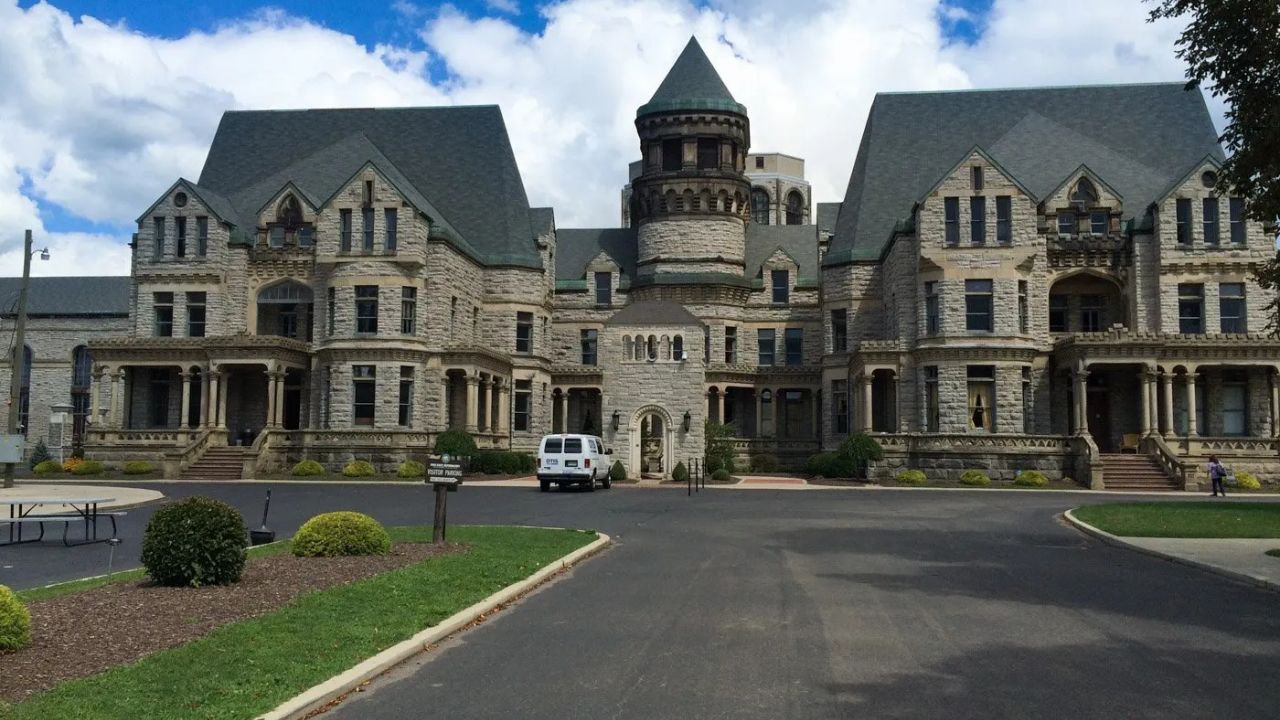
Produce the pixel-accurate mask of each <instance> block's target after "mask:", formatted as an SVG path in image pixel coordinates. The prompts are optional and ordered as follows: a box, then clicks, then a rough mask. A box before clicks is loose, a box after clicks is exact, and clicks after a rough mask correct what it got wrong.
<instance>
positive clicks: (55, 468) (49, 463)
mask: <svg viewBox="0 0 1280 720" xmlns="http://www.w3.org/2000/svg"><path fill="white" fill-rule="evenodd" d="M32 469H33V470H35V473H36V474H37V475H48V474H49V473H60V472H62V463H60V462H58V461H57V460H45V461H44V462H42V463H40V464H39V465H36V466H35V467H34V468H32Z"/></svg>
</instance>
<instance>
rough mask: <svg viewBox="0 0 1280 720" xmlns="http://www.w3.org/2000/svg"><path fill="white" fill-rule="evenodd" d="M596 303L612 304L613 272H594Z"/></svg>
mask: <svg viewBox="0 0 1280 720" xmlns="http://www.w3.org/2000/svg"><path fill="white" fill-rule="evenodd" d="M596 304H597V305H612V304H613V273H607V272H598V273H596Z"/></svg>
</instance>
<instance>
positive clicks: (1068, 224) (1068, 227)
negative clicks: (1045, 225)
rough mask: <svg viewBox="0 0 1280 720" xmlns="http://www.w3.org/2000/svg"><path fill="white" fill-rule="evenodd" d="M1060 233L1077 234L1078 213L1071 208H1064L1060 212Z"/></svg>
mask: <svg viewBox="0 0 1280 720" xmlns="http://www.w3.org/2000/svg"><path fill="white" fill-rule="evenodd" d="M1058 234H1059V235H1075V234H1076V214H1075V213H1073V212H1071V211H1069V210H1062V211H1060V212H1059V213H1058Z"/></svg>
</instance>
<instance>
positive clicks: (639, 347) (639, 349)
mask: <svg viewBox="0 0 1280 720" xmlns="http://www.w3.org/2000/svg"><path fill="white" fill-rule="evenodd" d="M631 359H632V360H643V359H644V336H643V335H637V336H636V354H635V355H634V356H633V357H632V358H631Z"/></svg>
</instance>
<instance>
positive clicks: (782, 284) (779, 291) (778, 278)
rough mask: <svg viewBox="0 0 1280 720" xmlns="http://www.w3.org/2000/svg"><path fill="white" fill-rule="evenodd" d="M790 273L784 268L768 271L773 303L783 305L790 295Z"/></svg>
mask: <svg viewBox="0 0 1280 720" xmlns="http://www.w3.org/2000/svg"><path fill="white" fill-rule="evenodd" d="M789 276H790V273H788V272H787V271H786V270H773V271H770V273H769V277H770V280H771V282H772V287H773V302H774V304H775V305H778V304H782V305H785V304H786V302H787V300H788V299H789V297H790V295H791V282H790V277H789Z"/></svg>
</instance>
